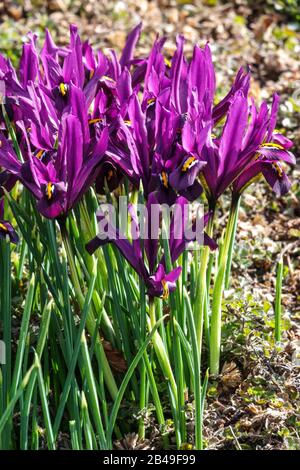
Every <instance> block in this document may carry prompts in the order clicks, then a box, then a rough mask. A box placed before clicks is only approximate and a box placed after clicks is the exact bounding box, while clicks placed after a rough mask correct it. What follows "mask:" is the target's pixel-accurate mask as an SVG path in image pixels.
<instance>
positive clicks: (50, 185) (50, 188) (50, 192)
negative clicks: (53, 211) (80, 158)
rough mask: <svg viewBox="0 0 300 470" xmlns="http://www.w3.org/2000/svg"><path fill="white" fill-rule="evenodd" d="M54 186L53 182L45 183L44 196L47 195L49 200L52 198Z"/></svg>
mask: <svg viewBox="0 0 300 470" xmlns="http://www.w3.org/2000/svg"><path fill="white" fill-rule="evenodd" d="M54 188H55V186H54V184H53V183H47V186H46V196H47V199H48V201H50V200H51V199H52V196H53V192H54Z"/></svg>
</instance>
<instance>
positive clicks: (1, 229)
mask: <svg viewBox="0 0 300 470" xmlns="http://www.w3.org/2000/svg"><path fill="white" fill-rule="evenodd" d="M3 217H4V199H3V198H2V199H0V238H4V239H5V238H6V237H7V236H8V237H9V240H10V241H11V243H18V241H19V237H18V235H17V233H16V231H15V229H14V228H13V226H12V225H11V224H10V223H9V222H8V221H7V220H3Z"/></svg>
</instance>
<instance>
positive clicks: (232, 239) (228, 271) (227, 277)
mask: <svg viewBox="0 0 300 470" xmlns="http://www.w3.org/2000/svg"><path fill="white" fill-rule="evenodd" d="M240 202H241V197H240V196H238V199H237V202H236V210H235V217H234V226H233V229H232V232H231V237H230V246H229V253H228V257H227V264H226V275H225V289H229V285H230V274H231V264H232V255H233V249H234V242H235V236H236V229H237V223H238V219H239V209H240Z"/></svg>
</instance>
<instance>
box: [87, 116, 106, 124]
mask: <svg viewBox="0 0 300 470" xmlns="http://www.w3.org/2000/svg"><path fill="white" fill-rule="evenodd" d="M102 121H103V119H102V118H95V119H90V120H89V124H90V125H91V124H96V123H97V122H102Z"/></svg>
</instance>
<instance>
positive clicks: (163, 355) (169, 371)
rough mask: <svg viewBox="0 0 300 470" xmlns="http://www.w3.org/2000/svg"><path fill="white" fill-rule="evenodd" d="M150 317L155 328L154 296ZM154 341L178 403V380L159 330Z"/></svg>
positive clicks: (165, 374)
mask: <svg viewBox="0 0 300 470" xmlns="http://www.w3.org/2000/svg"><path fill="white" fill-rule="evenodd" d="M149 317H150V327H151V329H153V328H154V326H155V324H156V314H155V303H154V299H153V298H150V301H149ZM152 341H153V345H154V349H155V353H156V355H157V359H158V362H159V365H160V367H161V369H162V371H163V373H164V376H165V378H166V379H167V380H168V382H169V384H170V388H171V391H172V395H173V398H174V401H175V403H176V404H177V402H178V399H177V386H176V382H175V379H174V375H173V372H172V368H171V365H170V361H169V358H168V355H167V352H166V349H165V346H164V343H163V341H162V339H161V336H160V334H159V333H158V332H157V331H155V333H154V335H153V339H152Z"/></svg>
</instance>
